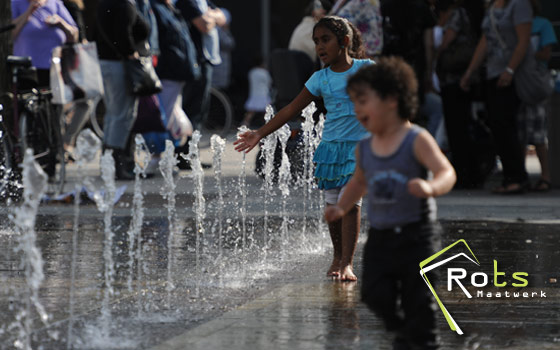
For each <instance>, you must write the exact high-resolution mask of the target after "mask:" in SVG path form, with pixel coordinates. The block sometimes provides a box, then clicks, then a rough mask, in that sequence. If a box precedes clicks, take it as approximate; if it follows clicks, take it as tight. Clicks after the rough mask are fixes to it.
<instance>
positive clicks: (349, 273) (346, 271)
mask: <svg viewBox="0 0 560 350" xmlns="http://www.w3.org/2000/svg"><path fill="white" fill-rule="evenodd" d="M339 279H340V280H341V281H349V282H350V281H357V280H358V277H356V275H354V271H353V270H352V265H346V266H344V267H343V268H342V269H341V270H340V276H339Z"/></svg>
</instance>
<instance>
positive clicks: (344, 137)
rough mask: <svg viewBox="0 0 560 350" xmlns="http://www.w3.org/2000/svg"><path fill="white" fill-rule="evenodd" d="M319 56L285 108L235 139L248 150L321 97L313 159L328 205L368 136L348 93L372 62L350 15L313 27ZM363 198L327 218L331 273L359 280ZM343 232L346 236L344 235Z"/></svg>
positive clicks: (351, 170) (341, 189)
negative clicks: (356, 264)
mask: <svg viewBox="0 0 560 350" xmlns="http://www.w3.org/2000/svg"><path fill="white" fill-rule="evenodd" d="M313 41H314V42H315V51H316V52H317V56H318V57H319V58H320V59H321V61H322V62H323V64H324V65H325V68H324V69H321V70H319V71H317V72H315V73H314V74H313V75H312V76H311V78H309V80H308V81H307V82H306V83H305V87H304V88H303V90H302V91H301V92H300V93H299V95H298V96H297V97H296V98H295V99H294V100H293V101H292V102H291V103H290V104H289V105H287V106H286V107H284V108H282V109H281V110H280V111H279V112H278V113H277V114H276V115H275V116H274V118H272V119H271V120H270V121H269V122H268V123H267V124H265V125H264V126H263V127H261V128H260V129H258V130H256V131H248V132H246V133H244V134H242V135H241V136H240V138H239V139H238V140H237V141H236V142H235V143H234V144H235V145H236V148H235V149H236V150H238V151H245V152H248V151H250V150H251V149H252V148H253V147H255V145H257V144H258V143H259V141H260V140H261V139H262V138H264V137H266V136H267V135H269V134H270V133H272V132H274V131H275V130H277V129H278V128H280V127H281V126H282V125H284V124H285V123H287V122H288V121H289V120H290V119H292V118H293V117H294V116H296V115H298V114H299V113H301V111H302V110H303V108H305V107H306V106H307V105H308V104H310V103H311V102H312V101H313V100H316V99H318V98H319V97H322V98H323V100H324V104H325V108H326V109H327V115H326V120H325V127H324V130H323V135H322V141H321V143H320V145H319V147H317V150H316V152H315V156H314V158H313V161H314V162H315V163H316V168H315V178H316V179H317V181H318V186H319V188H320V189H322V190H325V191H326V193H325V199H326V202H327V206H329V205H334V204H336V203H337V201H338V198H339V197H340V196H341V195H342V193H343V192H344V188H345V185H346V183H347V182H348V180H350V178H351V177H352V174H353V173H354V167H355V164H356V158H355V155H354V149H355V147H356V144H357V143H358V141H360V140H361V139H363V138H364V137H366V136H367V135H368V132H367V130H366V129H364V128H363V126H362V125H360V123H359V122H358V120H357V119H356V116H355V113H354V105H353V104H352V101H351V100H350V97H349V96H348V93H347V92H346V81H347V79H348V77H349V76H351V75H353V74H354V73H356V72H357V71H358V70H359V69H360V68H361V67H363V66H366V65H370V64H372V63H374V62H373V61H372V60H369V59H363V58H364V57H365V51H364V47H363V44H362V39H361V36H360V32H359V31H358V30H357V29H356V28H355V27H354V26H353V25H352V24H351V23H350V22H348V21H347V20H346V19H343V18H341V17H337V16H327V17H323V18H322V19H321V20H320V21H319V22H317V24H316V25H315V27H314V29H313ZM360 209H361V199H360V200H358V201H357V202H356V203H355V204H354V205H353V207H352V209H351V210H349V211H348V213H347V214H345V215H344V216H343V217H342V218H341V219H340V220H336V221H334V222H331V223H329V232H330V236H331V240H332V243H333V248H334V254H333V255H334V256H333V262H332V264H331V266H330V268H329V269H328V272H327V275H328V276H331V277H335V278H340V279H341V280H347V281H355V280H356V279H357V278H356V275H355V274H354V272H353V268H352V264H353V258H354V251H355V250H356V242H357V240H358V233H359V231H360ZM343 237H344V239H343Z"/></svg>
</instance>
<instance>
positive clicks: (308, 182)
mask: <svg viewBox="0 0 560 350" xmlns="http://www.w3.org/2000/svg"><path fill="white" fill-rule="evenodd" d="M316 110H317V108H316V107H315V103H314V102H311V103H310V104H309V105H308V106H307V107H305V109H304V110H303V111H302V116H303V118H304V121H303V123H302V124H301V129H302V131H303V147H304V153H303V164H304V169H303V183H302V184H301V185H302V187H303V192H304V195H303V228H302V233H303V234H304V235H305V234H306V233H307V206H308V205H309V206H311V189H312V186H313V161H312V160H313V152H314V148H313V133H314V129H315V121H314V120H313V113H315V111H316Z"/></svg>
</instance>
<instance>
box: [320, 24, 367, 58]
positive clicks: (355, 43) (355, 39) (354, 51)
mask: <svg viewBox="0 0 560 350" xmlns="http://www.w3.org/2000/svg"><path fill="white" fill-rule="evenodd" d="M319 27H323V28H327V29H328V30H330V31H331V32H333V34H334V36H335V37H336V39H337V40H338V43H339V44H340V45H341V46H342V45H344V38H345V37H346V36H348V37H349V38H350V47H348V54H349V55H350V57H352V58H365V57H366V50H365V48H364V43H363V41H362V34H361V33H360V31H359V30H358V29H357V28H356V27H355V26H354V25H353V24H352V23H351V22H350V21H348V20H347V19H345V18H342V17H338V16H325V17H323V18H321V19H320V20H319V22H317V23H316V24H315V26H314V27H313V34H315V29H317V28H319Z"/></svg>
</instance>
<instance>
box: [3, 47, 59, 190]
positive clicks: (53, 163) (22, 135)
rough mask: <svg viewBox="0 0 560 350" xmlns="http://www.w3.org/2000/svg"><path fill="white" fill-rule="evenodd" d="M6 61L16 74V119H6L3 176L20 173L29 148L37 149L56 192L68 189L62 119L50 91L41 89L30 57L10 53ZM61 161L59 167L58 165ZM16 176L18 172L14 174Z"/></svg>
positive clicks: (14, 109) (38, 156)
mask: <svg viewBox="0 0 560 350" xmlns="http://www.w3.org/2000/svg"><path fill="white" fill-rule="evenodd" d="M6 64H7V66H8V67H9V68H10V71H11V74H12V92H11V94H9V95H10V96H9V97H10V99H11V100H12V113H11V115H12V116H13V119H12V120H11V124H8V123H7V121H6V120H4V119H2V123H1V124H2V134H3V135H2V136H3V137H2V152H5V153H4V157H3V158H2V159H3V164H2V167H3V172H4V173H3V174H2V175H3V176H5V175H6V172H8V171H9V172H10V173H13V174H15V173H16V172H17V173H19V169H18V167H17V164H20V163H21V162H22V161H23V155H24V153H25V150H26V149H27V148H31V149H33V154H34V156H35V160H36V161H37V162H38V163H39V165H40V166H41V167H42V168H43V170H44V171H45V173H47V175H49V182H50V183H51V184H52V185H53V186H54V191H53V192H54V193H56V194H59V193H61V192H62V190H63V188H64V181H65V176H66V167H65V164H64V147H63V143H62V135H61V124H60V123H61V120H60V115H59V113H58V112H57V111H56V108H55V107H54V106H53V105H52V104H51V102H50V100H51V97H52V94H51V92H50V91H49V90H41V91H39V90H37V72H36V69H35V68H34V67H32V65H31V58H30V57H18V56H8V57H7V58H6ZM57 163H58V166H57ZM11 176H16V175H11Z"/></svg>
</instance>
